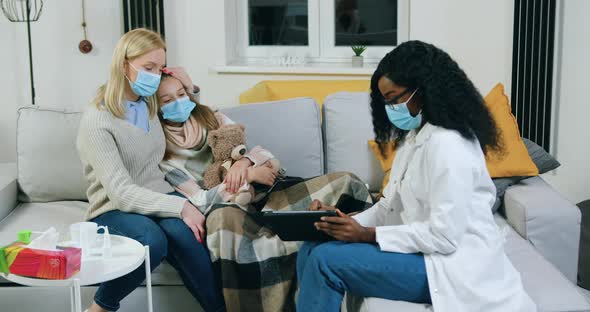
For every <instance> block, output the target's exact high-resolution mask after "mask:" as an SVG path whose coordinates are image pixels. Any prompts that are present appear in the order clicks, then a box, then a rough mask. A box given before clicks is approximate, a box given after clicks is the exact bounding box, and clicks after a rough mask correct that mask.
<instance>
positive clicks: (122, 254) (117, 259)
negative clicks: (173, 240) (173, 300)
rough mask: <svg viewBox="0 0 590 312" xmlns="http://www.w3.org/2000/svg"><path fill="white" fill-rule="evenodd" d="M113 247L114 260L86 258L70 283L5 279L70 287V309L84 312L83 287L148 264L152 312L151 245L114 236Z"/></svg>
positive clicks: (21, 277) (36, 284) (8, 276)
mask: <svg viewBox="0 0 590 312" xmlns="http://www.w3.org/2000/svg"><path fill="white" fill-rule="evenodd" d="M111 245H112V252H113V256H112V257H111V258H108V259H103V257H102V256H100V255H97V256H89V257H85V258H84V259H83V260H82V266H81V269H80V272H79V273H77V274H75V275H74V276H72V277H71V278H69V279H67V280H47V279H39V278H29V277H23V276H19V275H14V274H4V275H3V277H4V278H5V279H7V280H9V281H11V282H13V283H17V284H20V285H25V286H37V287H70V290H71V292H70V298H71V309H72V311H74V312H82V299H81V296H80V287H81V286H88V285H94V284H100V283H103V282H107V281H111V280H114V279H116V278H119V277H121V276H124V275H126V274H129V273H131V272H133V271H134V270H135V269H137V268H138V267H139V266H140V265H141V264H142V263H144V262H145V276H146V281H145V284H146V289H147V305H148V309H147V310H148V311H149V312H153V307H152V277H151V271H150V250H149V246H142V245H141V244H140V243H139V242H138V241H136V240H133V239H131V238H128V237H124V236H119V235H112V234H111Z"/></svg>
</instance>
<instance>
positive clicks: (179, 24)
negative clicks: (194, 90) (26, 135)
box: [165, 0, 514, 106]
mask: <svg viewBox="0 0 590 312" xmlns="http://www.w3.org/2000/svg"><path fill="white" fill-rule="evenodd" d="M322 1H328V0H322ZM410 11H411V13H410V14H411V17H410V38H411V39H419V40H424V41H429V42H431V43H434V44H436V45H438V46H439V47H441V48H443V49H445V50H446V51H447V52H449V53H450V54H451V56H453V57H454V58H455V59H456V60H457V61H458V62H459V63H460V64H461V66H462V67H463V69H464V70H466V71H467V74H468V75H469V76H470V77H471V78H472V79H473V81H474V82H475V85H476V86H477V87H478V88H479V89H480V91H481V92H482V93H484V94H485V93H487V92H488V91H489V90H490V89H491V88H492V87H493V86H494V85H495V84H496V83H497V82H504V83H505V85H506V87H507V88H508V90H510V89H509V88H510V78H511V67H512V19H513V14H514V13H513V1H511V0H499V1H487V0H444V1H441V0H412V1H411V10H410ZM165 12H166V15H167V16H171V14H172V13H170V12H175V13H174V18H169V17H168V18H167V20H166V27H167V28H166V33H167V42H168V46H169V49H168V63H169V64H181V65H183V66H185V67H187V68H188V69H189V70H190V73H191V74H192V75H193V77H194V80H195V82H196V83H198V84H199V85H200V86H201V87H202V92H203V93H202V97H201V99H202V100H204V101H205V102H207V103H208V104H212V105H217V106H228V105H235V104H236V103H237V102H238V96H239V94H240V93H241V92H242V91H244V90H246V89H248V88H249V87H251V86H252V85H254V84H255V83H257V82H258V81H260V80H265V79H335V78H334V77H317V76H314V77H305V76H260V75H218V74H216V73H212V72H211V71H210V68H211V67H212V66H213V65H215V64H218V65H219V64H223V63H224V60H225V59H224V58H225V51H226V49H225V41H224V28H225V22H224V1H190V0H177V1H169V2H166V7H165ZM343 78H344V79H347V78H354V77H338V78H336V79H343ZM368 78H369V77H367V79H368ZM356 79H358V77H356Z"/></svg>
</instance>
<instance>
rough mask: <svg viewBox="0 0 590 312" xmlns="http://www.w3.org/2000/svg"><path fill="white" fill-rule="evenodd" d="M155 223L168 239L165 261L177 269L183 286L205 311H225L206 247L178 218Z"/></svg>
mask: <svg viewBox="0 0 590 312" xmlns="http://www.w3.org/2000/svg"><path fill="white" fill-rule="evenodd" d="M158 224H159V225H160V227H161V228H162V230H163V231H164V233H166V237H167V238H168V257H167V260H168V262H170V264H172V266H174V267H175V268H176V270H178V272H179V273H180V276H181V277H182V280H183V281H184V285H185V286H186V287H187V288H188V290H189V291H190V292H191V294H192V295H193V296H194V297H195V298H196V299H197V300H198V301H199V303H200V304H201V306H202V307H203V309H204V310H205V311H206V312H209V311H211V312H214V311H215V312H216V311H225V303H224V301H223V296H222V294H221V288H220V287H219V284H218V282H217V279H216V276H215V272H214V271H213V264H212V263H211V257H210V256H209V252H208V251H207V246H206V245H204V244H202V243H199V242H198V241H197V239H196V238H195V235H194V234H193V232H192V231H191V230H190V228H189V227H188V226H187V225H186V224H185V223H184V222H183V221H182V220H180V219H176V218H165V219H160V220H159V221H158Z"/></svg>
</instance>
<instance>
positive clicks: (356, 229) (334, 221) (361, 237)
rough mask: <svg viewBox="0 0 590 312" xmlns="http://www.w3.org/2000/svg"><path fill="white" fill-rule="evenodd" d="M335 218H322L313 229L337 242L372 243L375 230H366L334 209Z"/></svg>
mask: <svg viewBox="0 0 590 312" xmlns="http://www.w3.org/2000/svg"><path fill="white" fill-rule="evenodd" d="M336 213H338V216H337V217H322V219H321V220H322V222H316V223H315V227H316V229H318V230H320V231H324V232H325V233H326V234H328V235H330V236H332V237H334V238H335V239H337V240H341V241H345V242H351V243H361V242H364V243H374V242H375V239H376V238H375V228H366V227H364V226H362V225H360V224H359V223H358V222H356V220H355V219H353V218H351V217H350V216H348V215H346V214H344V213H342V211H340V210H338V209H336Z"/></svg>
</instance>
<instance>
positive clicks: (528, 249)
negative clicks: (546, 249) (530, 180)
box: [496, 215, 590, 311]
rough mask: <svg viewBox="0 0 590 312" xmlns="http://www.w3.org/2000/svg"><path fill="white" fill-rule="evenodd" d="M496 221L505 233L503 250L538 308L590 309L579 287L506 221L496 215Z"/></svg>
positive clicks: (548, 309) (562, 309)
mask: <svg viewBox="0 0 590 312" xmlns="http://www.w3.org/2000/svg"><path fill="white" fill-rule="evenodd" d="M496 223H498V225H499V226H500V229H501V230H502V231H503V232H504V233H505V237H506V244H505V245H504V249H505V250H506V254H507V255H508V258H509V259H510V261H511V262H512V265H514V267H515V268H516V269H517V270H518V272H520V275H521V278H522V282H523V284H524V288H525V290H526V291H527V293H528V294H529V296H530V297H531V298H532V299H533V301H534V302H535V303H536V304H537V307H538V308H539V310H540V311H589V310H590V302H588V300H587V299H586V297H585V296H583V295H582V294H581V292H580V291H579V289H578V287H576V285H574V284H573V283H572V282H570V281H569V280H568V279H567V278H566V277H565V276H564V275H563V274H562V273H561V272H560V271H559V270H558V269H557V268H555V266H553V265H552V264H551V263H550V262H549V261H548V260H547V259H545V258H543V256H541V254H540V253H539V252H538V251H537V250H536V249H535V247H534V246H533V245H532V244H531V243H529V242H528V241H527V240H525V239H523V238H522V237H521V236H520V235H518V233H516V231H514V229H513V228H512V227H511V226H510V225H508V223H507V222H506V220H505V219H504V218H502V217H499V216H498V215H496Z"/></svg>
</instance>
